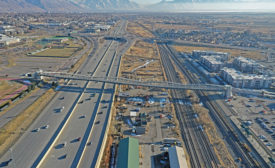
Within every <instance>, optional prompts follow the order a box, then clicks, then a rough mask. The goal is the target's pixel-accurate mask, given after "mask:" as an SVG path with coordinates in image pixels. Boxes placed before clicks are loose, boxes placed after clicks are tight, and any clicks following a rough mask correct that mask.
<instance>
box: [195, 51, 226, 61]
mask: <svg viewBox="0 0 275 168" xmlns="http://www.w3.org/2000/svg"><path fill="white" fill-rule="evenodd" d="M192 56H193V57H194V58H198V59H199V58H200V57H202V56H217V57H220V61H228V59H229V57H230V54H229V53H224V52H215V51H200V50H194V51H192Z"/></svg>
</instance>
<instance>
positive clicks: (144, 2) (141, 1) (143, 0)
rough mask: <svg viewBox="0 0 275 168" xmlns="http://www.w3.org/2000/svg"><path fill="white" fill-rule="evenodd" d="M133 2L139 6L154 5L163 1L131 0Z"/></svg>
mask: <svg viewBox="0 0 275 168" xmlns="http://www.w3.org/2000/svg"><path fill="white" fill-rule="evenodd" d="M131 1H133V2H136V3H139V4H153V3H157V2H160V1H161V0H131Z"/></svg>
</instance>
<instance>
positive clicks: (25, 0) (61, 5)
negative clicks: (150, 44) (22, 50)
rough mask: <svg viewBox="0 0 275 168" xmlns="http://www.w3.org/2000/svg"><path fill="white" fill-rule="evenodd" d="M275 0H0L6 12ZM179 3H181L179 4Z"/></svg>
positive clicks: (149, 7) (145, 8)
mask: <svg viewBox="0 0 275 168" xmlns="http://www.w3.org/2000/svg"><path fill="white" fill-rule="evenodd" d="M263 1H265V2H275V0H162V1H161V2H159V3H157V4H154V5H150V6H139V5H138V4H137V3H134V2H132V1H130V0H0V13H4V12H30V13H31V12H70V13H71V12H91V11H99V10H103V11H125V10H126V11H127V10H147V11H154V10H155V11H159V10H161V9H166V8H167V9H169V10H170V9H171V10H173V8H179V7H181V6H183V7H184V6H188V5H185V3H186V4H189V5H190V4H194V3H198V4H201V3H202V4H203V3H209V2H213V3H220V2H221V3H224V2H230V3H239V2H251V3H252V2H263ZM178 4H179V5H178ZM183 4H184V5H183Z"/></svg>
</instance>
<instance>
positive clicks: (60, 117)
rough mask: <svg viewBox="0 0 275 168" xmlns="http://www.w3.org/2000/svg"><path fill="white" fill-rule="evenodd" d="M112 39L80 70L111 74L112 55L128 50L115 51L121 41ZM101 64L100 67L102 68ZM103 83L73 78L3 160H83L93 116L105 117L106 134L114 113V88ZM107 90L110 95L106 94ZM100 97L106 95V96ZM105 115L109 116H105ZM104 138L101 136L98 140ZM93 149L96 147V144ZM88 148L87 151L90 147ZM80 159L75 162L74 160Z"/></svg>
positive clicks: (30, 163) (35, 163) (65, 163)
mask: <svg viewBox="0 0 275 168" xmlns="http://www.w3.org/2000/svg"><path fill="white" fill-rule="evenodd" d="M125 24H126V23H125V22H123V23H122V24H120V25H119V26H118V27H117V28H116V29H115V31H122V30H124V29H122V28H121V27H125ZM112 43H115V42H112V41H105V42H104V43H103V45H102V47H101V48H100V49H99V50H98V51H97V52H96V54H95V55H92V54H90V55H89V57H88V59H87V60H86V62H85V63H84V64H83V65H82V66H81V67H80V69H79V71H78V72H77V73H86V74H87V73H88V72H89V74H92V75H93V74H96V75H104V74H105V75H107V73H106V72H104V71H107V70H106V68H105V67H108V65H109V64H110V62H111V60H112V59H109V58H112V57H113V56H115V55H119V56H121V53H122V51H125V49H123V50H122V51H120V52H117V54H114V53H115V52H116V49H117V47H118V44H112ZM127 46H128V45H127ZM112 53H113V54H112ZM114 60H115V61H113V62H114V63H113V66H112V67H113V69H118V67H119V65H118V63H119V61H120V59H114ZM99 64H100V68H98V67H99ZM112 71H113V70H112ZM113 75H115V74H113ZM101 85H102V84H99V83H94V82H93V83H92V82H83V81H76V82H72V81H70V82H69V83H68V85H65V86H64V87H62V88H61V90H60V91H59V93H57V96H56V97H54V99H53V100H52V101H51V102H50V103H49V105H48V106H47V107H46V108H45V109H44V110H43V111H42V113H41V115H40V116H39V117H38V118H37V119H36V120H35V122H34V123H33V124H32V125H31V126H30V128H29V129H28V130H26V132H25V133H24V134H23V135H22V137H21V138H20V139H19V140H18V141H17V142H16V143H15V144H14V146H13V147H12V150H10V151H9V152H7V153H6V154H5V155H4V156H3V157H2V158H1V159H0V163H1V162H4V161H7V160H9V159H10V158H11V157H12V159H13V160H12V162H11V163H10V166H11V167H18V166H19V165H20V167H36V166H38V165H42V167H48V165H49V164H50V167H57V166H62V167H70V166H71V165H72V164H73V163H72V161H75V160H76V162H78V161H79V160H78V159H75V158H77V157H78V155H82V152H78V151H79V149H80V148H81V147H83V144H84V141H87V138H86V139H85V137H88V136H87V135H88V134H87V133H88V132H89V131H88V130H89V129H90V127H91V125H94V124H93V123H94V121H95V119H93V117H94V118H96V119H97V120H96V121H98V120H101V119H102V121H100V123H99V124H98V125H97V128H96V132H98V134H99V133H101V135H102V134H105V130H103V129H102V128H104V123H106V122H105V120H106V119H107V118H108V113H107V111H109V113H110V105H111V101H108V99H110V98H111V96H112V94H113V93H112V92H113V91H111V90H110V89H109V90H108V89H106V88H107V87H105V88H102V86H101ZM108 87H109V86H108ZM103 89H104V92H103ZM108 92H110V93H108ZM103 93H104V94H103ZM105 94H106V96H102V95H105ZM92 95H93V96H92ZM110 95H111V96H110ZM88 96H89V97H88ZM100 97H102V99H101V98H100ZM89 99H90V100H89ZM105 99H106V100H107V101H106V102H108V103H106V106H107V107H104V108H106V111H105V113H104V111H103V113H102V116H101V117H97V115H95V114H97V111H98V110H97V109H98V107H99V104H101V103H102V101H101V100H105ZM82 100H83V103H82V104H78V102H79V101H82ZM103 102H105V101H103ZM62 107H64V109H63V110H60V109H62ZM83 116H84V117H83ZM104 118H106V119H105V120H104ZM46 125H48V127H47V128H46V127H44V126H46ZM37 128H41V129H40V130H39V131H37V130H35V129H37ZM32 130H33V131H32ZM78 137H81V138H82V139H81V140H80V142H76V138H78ZM63 138H65V139H63ZM100 140H101V139H99V140H98V141H100ZM64 141H66V142H67V145H66V146H65V147H64V148H62V149H59V148H58V147H56V144H57V145H58V144H59V143H62V142H64ZM85 143H86V142H85ZM96 143H97V142H96V140H94V142H92V145H96ZM99 145H100V144H99ZM52 147H53V148H52ZM90 149H94V150H95V149H96V148H90ZM48 151H49V152H48ZM85 151H86V152H87V151H88V150H85ZM97 151H98V150H97ZM89 152H90V151H89ZM93 153H95V154H98V153H96V152H95V151H93ZM45 154H46V155H45ZM64 156H66V157H64ZM95 157H97V156H95ZM82 158H84V157H82ZM42 159H43V160H42ZM90 159H91V157H90ZM77 160H78V161H77ZM82 160H83V161H82V162H81V163H86V160H85V159H82ZM41 161H44V162H41ZM47 161H53V162H47ZM76 162H74V164H75V163H76ZM77 164H78V163H77Z"/></svg>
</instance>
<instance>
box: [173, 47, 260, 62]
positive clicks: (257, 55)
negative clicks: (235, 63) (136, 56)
mask: <svg viewBox="0 0 275 168" xmlns="http://www.w3.org/2000/svg"><path fill="white" fill-rule="evenodd" d="M173 47H174V48H175V49H176V50H177V51H179V52H189V53H191V52H192V51H193V50H206V51H209V50H210V51H218V52H228V53H230V54H231V56H233V57H237V56H243V57H247V58H252V59H255V60H263V59H265V56H264V55H263V54H262V53H261V52H259V51H248V50H239V49H224V48H212V47H197V46H178V45H174V46H173Z"/></svg>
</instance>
